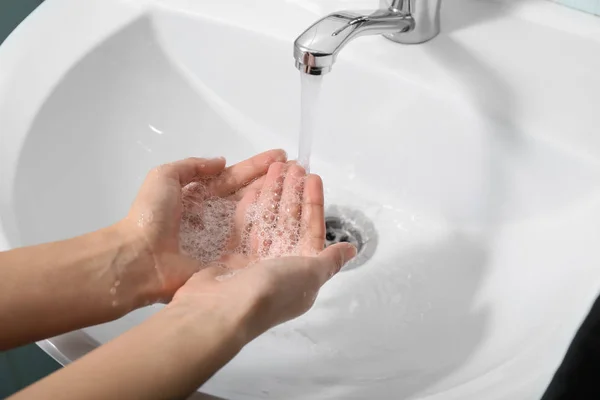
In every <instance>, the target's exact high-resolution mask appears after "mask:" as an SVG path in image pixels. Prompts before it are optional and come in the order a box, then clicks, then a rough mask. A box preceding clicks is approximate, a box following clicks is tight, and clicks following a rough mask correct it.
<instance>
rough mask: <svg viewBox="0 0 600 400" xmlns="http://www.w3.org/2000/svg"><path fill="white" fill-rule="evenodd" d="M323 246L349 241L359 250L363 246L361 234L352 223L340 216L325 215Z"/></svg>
mask: <svg viewBox="0 0 600 400" xmlns="http://www.w3.org/2000/svg"><path fill="white" fill-rule="evenodd" d="M325 228H326V229H327V230H326V232H325V247H327V246H331V245H332V244H335V243H344V242H346V243H351V244H353V245H354V247H356V248H357V249H358V251H361V249H362V246H363V241H362V235H361V234H360V232H359V231H358V230H356V228H355V227H354V225H353V224H351V223H349V222H348V221H345V220H343V219H341V218H340V217H327V218H326V219H325Z"/></svg>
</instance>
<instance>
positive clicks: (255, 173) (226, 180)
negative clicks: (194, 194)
mask: <svg viewBox="0 0 600 400" xmlns="http://www.w3.org/2000/svg"><path fill="white" fill-rule="evenodd" d="M286 160H287V155H286V153H285V151H283V150H270V151H267V152H264V153H261V154H259V155H256V156H254V157H252V158H249V159H248V160H245V161H242V162H240V163H238V164H235V165H232V166H231V167H229V168H227V169H225V171H223V173H222V174H221V175H220V176H219V177H218V178H217V179H215V180H214V181H213V182H211V184H210V189H211V192H212V193H214V194H215V195H216V196H221V197H222V196H227V195H229V194H232V193H234V192H236V191H238V190H240V189H241V188H242V187H244V186H246V185H247V184H249V183H250V182H252V181H253V180H255V179H257V178H258V177H260V176H261V175H264V174H265V173H267V171H268V170H269V166H270V165H271V164H273V163H276V162H285V161H286Z"/></svg>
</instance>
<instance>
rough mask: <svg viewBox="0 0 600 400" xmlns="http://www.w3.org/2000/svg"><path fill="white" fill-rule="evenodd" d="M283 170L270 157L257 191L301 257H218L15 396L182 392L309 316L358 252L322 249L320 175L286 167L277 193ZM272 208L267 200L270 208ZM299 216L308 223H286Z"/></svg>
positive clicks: (345, 247)
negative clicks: (141, 314) (150, 311)
mask: <svg viewBox="0 0 600 400" xmlns="http://www.w3.org/2000/svg"><path fill="white" fill-rule="evenodd" d="M284 168H285V166H283V165H282V164H273V165H272V166H271V169H270V170H269V173H268V174H267V176H266V178H265V180H264V185H263V186H262V187H261V188H258V187H255V188H254V189H256V190H257V191H258V192H260V193H262V194H265V195H266V196H267V198H269V199H279V200H278V201H281V203H280V204H279V207H275V208H276V209H278V210H279V213H278V221H279V222H280V223H282V224H286V225H288V226H296V227H297V229H299V232H298V233H299V235H300V238H301V239H300V240H299V241H298V242H296V246H297V249H298V252H297V253H296V252H295V251H294V252H293V253H294V254H298V256H295V257H276V256H274V257H273V258H269V259H267V260H264V261H260V262H256V263H253V264H251V265H249V266H248V264H247V261H250V260H254V259H255V257H256V256H257V255H258V254H261V253H260V252H261V251H264V247H263V246H265V244H262V245H260V246H258V247H256V246H250V247H249V249H248V252H247V253H244V254H241V255H240V257H244V256H245V257H246V258H245V262H241V263H240V262H239V261H240V260H239V258H237V259H235V260H234V259H230V258H228V257H227V256H224V258H222V259H221V260H220V262H219V263H216V264H210V265H207V266H205V268H203V269H202V270H201V271H199V272H197V273H195V274H194V275H193V276H192V277H191V278H190V279H189V280H188V281H187V282H186V283H185V284H184V285H183V286H182V287H181V288H179V290H177V292H176V293H175V295H174V297H173V300H172V302H171V303H170V304H169V305H168V306H166V307H165V308H164V309H163V310H161V311H160V312H159V313H157V314H156V315H154V316H153V317H151V318H150V319H148V320H147V321H145V322H144V323H142V324H141V325H139V326H137V327H135V328H134V329H132V330H130V331H128V332H126V333H125V334H124V335H122V336H120V337H118V338H116V339H115V340H113V341H112V342H110V343H108V344H106V345H104V346H101V347H100V348H98V349H96V350H94V351H93V352H92V353H91V354H89V355H87V356H85V357H83V358H82V359H80V360H78V361H76V362H75V363H73V364H71V365H69V366H67V367H66V368H64V369H62V370H60V371H58V372H56V373H54V374H52V375H50V376H49V377H46V378H45V379H43V380H41V381H40V382H37V383H35V384H34V385H32V386H30V387H28V388H26V389H25V390H23V391H22V392H20V393H18V394H17V395H15V396H14V398H13V400H18V399H31V398H53V399H74V398H77V399H79V398H84V399H107V398H109V399H112V398H126V399H172V398H184V397H186V396H187V395H189V394H190V393H192V392H193V391H194V390H196V388H197V387H199V386H200V385H202V384H203V383H204V382H206V380H208V379H209V378H210V377H211V376H212V375H213V374H214V373H215V372H217V371H218V370H219V369H220V368H221V367H222V366H223V365H225V363H227V362H228V361H229V360H230V359H231V358H233V357H234V356H235V355H236V354H237V353H238V352H239V351H240V349H241V348H242V347H243V346H244V345H245V344H246V343H248V342H249V341H251V340H252V339H254V338H255V337H256V336H258V335H260V334H262V333H263V332H265V331H266V330H268V329H269V328H271V327H273V326H275V325H277V324H280V323H282V322H285V321H287V320H289V319H292V318H294V317H297V316H299V315H301V314H303V313H305V312H306V311H307V310H308V309H309V308H310V307H311V306H312V304H313V302H314V300H315V298H316V296H317V293H318V291H319V289H320V288H321V286H322V285H323V284H324V283H325V282H326V281H327V280H329V279H330V278H331V277H332V276H333V275H335V273H337V272H338V271H339V270H340V268H341V267H342V265H343V264H344V263H345V262H346V261H348V260H350V259H351V258H352V257H354V256H355V255H356V249H355V248H354V247H353V246H351V245H349V244H338V245H335V246H331V247H328V248H327V249H325V250H322V249H323V246H324V240H325V239H324V233H325V232H324V230H325V229H324V218H323V188H322V184H321V180H320V179H319V178H318V177H317V176H314V175H311V176H309V177H308V178H307V179H306V182H305V183H304V185H298V179H297V176H298V174H296V175H295V174H294V173H293V171H289V172H288V173H287V177H286V179H285V182H284V184H283V189H282V193H281V195H277V196H274V197H273V196H271V194H272V193H278V192H270V189H272V187H271V186H270V182H271V181H273V182H277V181H278V180H279V179H278V178H280V175H279V173H278V172H277V171H278V170H282V169H284ZM292 169H296V171H297V172H303V171H300V170H298V167H296V166H290V170H292ZM299 186H303V187H304V188H305V189H304V195H303V200H302V201H303V204H301V205H299V204H295V203H293V202H291V203H285V202H284V200H285V199H290V198H292V199H296V198H299V196H296V195H295V193H294V191H296V190H298V189H297V188H298V187H299ZM255 194H256V193H253V191H247V193H246V194H245V195H244V198H246V199H253V198H255V197H256V196H255ZM240 204H242V205H243V204H244V200H242V201H241V202H240ZM282 204H283V206H282ZM271 205H272V204H271V203H269V202H268V203H265V207H267V208H269V209H271V208H272V207H270V206H271ZM296 206H299V207H296ZM299 209H301V210H302V212H301V214H302V215H299V213H298V210H299ZM298 219H301V220H303V221H305V223H304V224H294V223H291V224H289V223H290V222H293V221H297V220H298ZM240 222H241V223H243V220H241V221H240ZM238 231H245V229H238ZM267 234H268V235H272V236H268V237H265V236H262V235H258V236H256V237H255V239H259V238H260V239H264V241H265V243H271V242H272V241H273V240H274V239H275V237H276V236H278V233H277V232H276V230H273V231H269V232H267ZM253 242H255V241H253ZM317 254H318V255H317ZM217 278H218V279H217Z"/></svg>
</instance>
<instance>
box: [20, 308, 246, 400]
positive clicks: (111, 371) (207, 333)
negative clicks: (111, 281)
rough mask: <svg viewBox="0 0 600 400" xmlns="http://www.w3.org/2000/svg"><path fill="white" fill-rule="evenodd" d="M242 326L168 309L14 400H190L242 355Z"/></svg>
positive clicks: (208, 315)
mask: <svg viewBox="0 0 600 400" xmlns="http://www.w3.org/2000/svg"><path fill="white" fill-rule="evenodd" d="M213 311H216V310H213ZM238 321H241V320H240V319H237V321H236V320H234V319H231V320H229V321H228V320H225V319H223V314H220V313H219V312H211V311H210V310H207V309H205V308H204V309H203V308H195V309H188V308H186V307H180V306H171V305H169V306H167V307H165V308H164V309H163V310H161V311H160V312H158V313H157V314H156V315H154V316H152V317H151V318H150V319H148V320H147V321H145V322H144V323H143V324H141V325H138V326H137V327H135V328H133V329H132V330H130V331H128V332H126V333H125V334H123V335H121V336H120V337H118V338H117V339H115V340H113V341H112V342H109V343H107V344H105V345H104V346H102V347H100V348H98V349H96V350H95V351H93V352H92V353H90V354H88V355H87V356H85V357H83V358H82V359H80V360H78V361H76V362H75V363H73V364H70V365H69V366H67V367H66V368H63V369H61V370H59V371H57V372H55V373H54V374H52V375H50V376H48V377H46V378H45V379H43V380H41V381H39V382H37V383H35V384H33V385H32V386H30V387H28V388H26V389H24V390H23V391H21V392H19V393H17V394H16V395H15V396H14V397H13V398H12V399H13V400H18V399H38V398H39V399H42V398H44V399H89V400H94V399H98V400H100V399H176V398H185V397H186V396H187V395H189V394H190V393H192V392H193V391H195V390H196V388H197V387H198V386H199V385H200V384H201V383H202V382H204V381H206V380H207V379H208V378H209V377H210V376H211V375H212V374H214V373H215V372H216V371H217V370H218V369H219V368H221V367H222V366H223V365H224V364H225V363H226V362H227V361H229V360H230V359H231V358H232V357H233V356H234V355H235V354H236V353H237V352H238V351H239V350H240V349H241V347H242V345H243V344H244V338H243V336H242V335H240V334H238V332H242V329H241V328H242V326H241V325H239V326H238V323H239V322H238Z"/></svg>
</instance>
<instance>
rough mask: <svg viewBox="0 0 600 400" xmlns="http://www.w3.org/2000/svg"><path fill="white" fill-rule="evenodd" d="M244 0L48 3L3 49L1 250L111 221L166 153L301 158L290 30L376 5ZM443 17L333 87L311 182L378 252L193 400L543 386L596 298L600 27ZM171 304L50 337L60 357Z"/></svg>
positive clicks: (523, 17) (352, 53) (536, 17)
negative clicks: (432, 31) (365, 229)
mask: <svg viewBox="0 0 600 400" xmlns="http://www.w3.org/2000/svg"><path fill="white" fill-rule="evenodd" d="M233 1H234V3H232V2H222V1H221V0H205V1H202V2H198V1H192V0H147V1H142V0H88V1H86V2H85V3H83V2H80V1H77V0H49V1H46V2H44V3H43V4H42V5H41V6H40V8H39V9H38V10H36V11H35V12H34V13H33V14H32V15H31V16H30V17H29V18H28V19H27V20H26V21H25V22H24V24H22V25H21V26H20V27H19V28H18V29H17V30H16V31H15V33H14V34H13V35H12V36H11V37H10V38H9V39H8V40H7V41H6V42H5V44H3V45H2V47H0V140H1V143H2V145H1V146H0V221H1V222H0V224H1V225H0V246H1V247H2V249H8V248H12V247H16V246H21V245H30V244H35V243H41V242H45V241H50V240H56V239H61V238H66V237H70V236H73V235H78V234H82V233H84V232H88V231H91V230H95V229H98V228H100V227H103V226H106V225H108V224H110V223H113V222H115V221H116V220H118V219H119V218H121V217H122V216H124V215H125V213H126V211H127V209H128V207H129V205H130V203H131V201H132V199H133V198H134V196H135V194H136V192H137V189H138V188H139V186H140V183H141V182H142V179H143V177H144V175H145V173H146V172H147V171H148V170H149V169H150V168H151V167H153V166H156V165H158V164H160V163H164V162H168V161H172V160H175V159H179V158H183V157H187V156H192V155H206V156H216V155H224V156H226V157H227V158H228V160H229V161H230V162H235V161H238V160H241V159H243V158H246V157H248V156H251V155H253V154H255V153H257V152H259V151H262V150H265V149H268V148H275V147H282V148H285V149H287V150H288V151H289V152H290V155H292V156H295V154H296V148H297V141H298V138H297V135H298V126H299V106H300V98H299V97H300V96H299V92H300V79H299V77H298V71H297V70H296V69H295V68H294V63H293V58H292V43H293V40H294V39H295V37H296V36H297V34H298V33H300V32H302V31H303V30H304V29H305V28H306V27H307V26H308V25H309V24H310V23H311V22H312V21H314V20H315V19H316V18H317V17H319V16H321V15H323V14H325V13H327V12H331V11H334V10H336V9H343V8H349V7H352V8H356V7H359V8H372V7H374V6H376V5H377V4H375V3H377V2H375V1H369V2H367V1H352V2H348V1H341V0H339V1H338V0H332V1H327V2H322V1H317V0H296V1H292V0H289V1H283V0H261V1H259V2H243V1H241V0H233ZM248 3H252V4H248ZM442 9H443V11H442V24H443V25H442V34H440V36H438V37H437V38H436V39H434V40H432V41H431V42H428V43H425V44H422V45H414V46H403V45H399V44H396V43H392V42H390V41H388V40H386V39H384V38H382V37H365V38H361V39H358V40H356V41H355V42H353V43H351V44H350V45H348V46H347V48H345V49H344V50H343V51H342V52H341V54H340V56H339V58H338V61H337V63H336V64H335V65H334V68H333V71H332V73H330V74H328V75H327V76H326V77H325V79H324V82H323V91H322V93H321V102H322V108H321V110H320V114H321V116H320V123H319V126H320V127H319V134H318V135H317V137H316V138H315V143H314V147H313V162H312V170H313V171H314V172H317V173H319V174H321V175H322V176H323V178H324V181H325V186H326V201H327V203H328V205H330V206H332V207H333V206H336V207H342V208H348V209H351V210H357V211H360V212H361V213H362V215H364V217H365V218H366V219H368V220H369V221H370V222H371V223H372V226H373V227H374V229H375V231H376V235H377V248H376V249H375V251H374V252H373V253H372V254H371V255H370V258H369V259H368V260H367V261H366V262H365V263H364V264H363V265H361V266H357V267H356V268H352V269H349V270H347V271H344V272H342V273H340V274H339V275H338V276H337V277H336V278H335V279H334V280H332V281H330V282H329V283H328V284H327V285H326V286H325V287H324V288H323V290H322V292H321V295H320V297H319V298H318V300H317V303H316V304H315V306H314V308H313V309H312V310H311V311H310V312H309V313H308V314H306V315H305V316H303V317H301V318H299V319H297V320H295V321H292V322H289V323H287V324H284V325H282V326H279V327H277V328H275V329H273V330H271V331H269V332H267V333H266V334H265V335H263V336H261V337H259V338H258V339H257V340H255V341H254V342H252V343H251V344H249V345H248V346H247V347H246V348H244V350H243V351H242V352H241V353H240V354H239V355H238V356H237V357H236V358H235V359H234V360H233V361H232V362H231V363H230V364H228V365H227V366H226V367H225V368H223V369H222V370H221V371H220V372H219V373H217V374H216V375H215V376H214V377H213V378H212V379H211V380H210V381H209V382H208V383H206V384H205V385H204V386H203V387H202V388H201V389H200V390H201V391H202V392H203V393H205V394H210V395H214V396H219V397H221V398H226V399H268V398H274V399H283V398H285V399H307V398H308V399H391V398H394V399H421V400H425V399H427V400H438V399H443V400H449V399H450V400H451V399H460V400H480V399H483V398H485V399H486V400H495V399H498V400H500V399H502V400H504V399H506V400H509V399H510V400H520V399H522V400H529V399H534V398H539V397H540V396H541V395H542V393H543V392H544V389H545V387H546V386H547V384H548V383H549V381H550V379H551V377H552V374H553V372H554V370H555V369H556V367H557V366H558V365H559V364H560V362H561V360H562V357H563V355H564V353H565V351H566V349H567V346H568V344H569V342H570V340H571V338H572V337H573V335H574V333H575V332H576V330H577V328H578V326H579V324H580V323H581V321H582V320H583V318H584V317H585V315H586V313H587V311H588V309H589V307H590V306H591V304H592V302H593V300H594V299H595V297H596V295H597V294H598V290H599V289H600V270H599V269H598V263H599V262H600V246H598V243H599V242H600V136H599V135H598V126H599V124H600V120H599V118H598V104H600V75H599V74H598V73H597V71H600V21H599V20H598V19H597V18H595V17H592V16H589V15H585V14H582V13H579V12H576V11H572V10H568V9H565V8H562V7H560V6H558V5H556V4H553V3H550V2H545V1H534V0H520V1H516V0H515V1H506V0H505V1H492V0H489V1H475V0H445V2H444V4H443V6H442ZM159 308H160V306H158V305H155V306H150V307H146V308H144V309H141V310H138V311H136V312H133V313H131V314H129V315H127V316H126V317H124V318H122V319H120V320H118V321H114V322H112V323H109V324H104V325H100V326H95V327H90V328H87V329H84V330H82V331H78V332H74V333H70V334H67V335H63V336H61V337H58V338H53V339H50V340H48V341H45V342H41V343H39V344H40V346H41V347H42V348H43V349H45V350H46V351H47V352H48V353H49V354H50V355H52V356H53V357H55V358H56V359H57V360H58V361H59V362H61V363H63V364H65V363H68V362H70V361H72V360H73V359H75V358H77V357H81V356H82V355H84V354H85V353H86V352H88V351H90V350H92V349H93V348H94V347H96V346H98V345H100V344H101V343H104V342H106V341H108V340H110V339H111V338H113V337H115V336H117V335H119V334H120V333H122V332H123V331H125V330H127V329H128V328H130V327H132V326H133V325H135V324H138V323H140V322H141V321H143V320H144V319H145V318H146V317H147V316H148V315H150V314H152V313H154V312H156V310H157V309H159ZM149 351H151V349H149ZM198 396H201V395H198Z"/></svg>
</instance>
